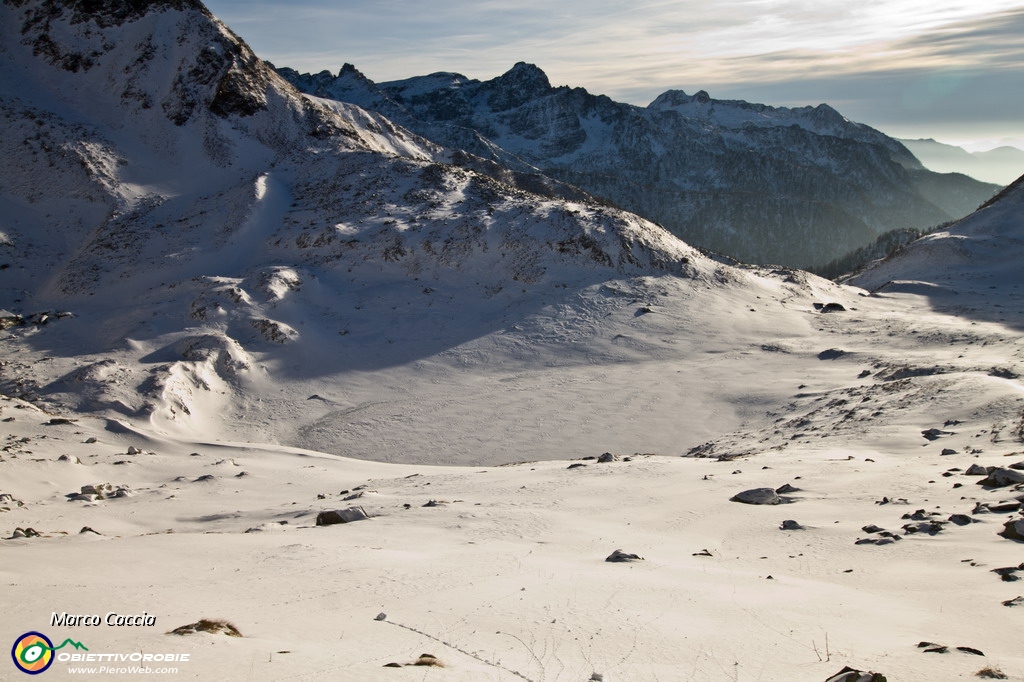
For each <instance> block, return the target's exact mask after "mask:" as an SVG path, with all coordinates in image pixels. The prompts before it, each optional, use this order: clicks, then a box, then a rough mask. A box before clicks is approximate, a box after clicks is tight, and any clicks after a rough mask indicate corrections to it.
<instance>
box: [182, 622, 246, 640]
mask: <svg viewBox="0 0 1024 682" xmlns="http://www.w3.org/2000/svg"><path fill="white" fill-rule="evenodd" d="M196 632H209V633H210V634H214V635H218V634H223V635H227V636H228V637H241V636H242V633H241V632H239V631H238V628H236V627H235V626H234V624H232V623H229V622H228V621H226V620H220V619H218V620H213V619H210V618H200V619H199V620H197V621H196V622H195V623H189V624H188V625H182V626H181V627H177V628H174V629H173V630H171V631H170V632H168V633H167V634H169V635H191V634H194V633H196Z"/></svg>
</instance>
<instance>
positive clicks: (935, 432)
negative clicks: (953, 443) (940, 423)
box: [921, 429, 953, 440]
mask: <svg viewBox="0 0 1024 682" xmlns="http://www.w3.org/2000/svg"><path fill="white" fill-rule="evenodd" d="M921 435H922V436H924V437H925V438H927V439H928V440H938V439H939V438H942V437H943V436H952V435H953V432H952V431H943V430H942V429H928V430H927V431H922V432H921Z"/></svg>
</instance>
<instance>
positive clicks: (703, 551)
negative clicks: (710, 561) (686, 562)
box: [693, 549, 714, 556]
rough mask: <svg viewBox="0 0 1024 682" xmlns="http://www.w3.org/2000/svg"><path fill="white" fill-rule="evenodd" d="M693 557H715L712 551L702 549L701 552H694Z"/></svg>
mask: <svg viewBox="0 0 1024 682" xmlns="http://www.w3.org/2000/svg"><path fill="white" fill-rule="evenodd" d="M693 556H714V555H713V554H712V553H711V552H710V551H708V550H706V549H702V550H701V551H699V552H694V553H693Z"/></svg>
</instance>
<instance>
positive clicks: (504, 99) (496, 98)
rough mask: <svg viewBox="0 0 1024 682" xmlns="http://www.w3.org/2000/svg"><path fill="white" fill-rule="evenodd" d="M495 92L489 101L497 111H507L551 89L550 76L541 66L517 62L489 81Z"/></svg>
mask: <svg viewBox="0 0 1024 682" xmlns="http://www.w3.org/2000/svg"><path fill="white" fill-rule="evenodd" d="M487 85H488V86H490V88H491V89H493V92H492V93H491V95H490V97H488V99H487V103H488V104H489V105H490V106H491V107H492V108H493V109H494V110H495V111H507V110H509V109H513V108H515V107H519V106H522V105H523V104H526V103H527V102H529V101H530V100H533V99H536V98H538V97H542V96H543V95H546V94H547V93H548V92H550V91H551V89H552V88H551V82H550V81H549V80H548V76H547V74H546V73H544V72H543V71H542V70H541V69H540V68H539V67H537V66H536V65H534V64H527V63H526V62H517V63H516V64H515V66H513V67H512V68H511V69H509V70H508V71H506V72H505V73H503V74H502V75H500V76H498V77H497V78H495V79H494V80H492V81H490V82H489V83H487Z"/></svg>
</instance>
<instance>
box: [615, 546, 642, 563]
mask: <svg viewBox="0 0 1024 682" xmlns="http://www.w3.org/2000/svg"><path fill="white" fill-rule="evenodd" d="M643 560H644V558H643V557H642V556H640V555H638V554H626V553H625V552H623V551H622V550H621V549H617V550H615V551H614V552H612V553H611V554H609V555H608V557H607V558H606V559H605V561H610V562H612V563H620V562H624V561H643Z"/></svg>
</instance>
